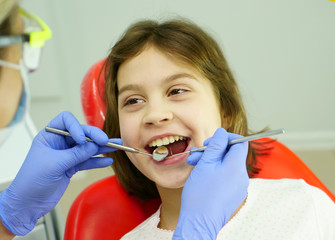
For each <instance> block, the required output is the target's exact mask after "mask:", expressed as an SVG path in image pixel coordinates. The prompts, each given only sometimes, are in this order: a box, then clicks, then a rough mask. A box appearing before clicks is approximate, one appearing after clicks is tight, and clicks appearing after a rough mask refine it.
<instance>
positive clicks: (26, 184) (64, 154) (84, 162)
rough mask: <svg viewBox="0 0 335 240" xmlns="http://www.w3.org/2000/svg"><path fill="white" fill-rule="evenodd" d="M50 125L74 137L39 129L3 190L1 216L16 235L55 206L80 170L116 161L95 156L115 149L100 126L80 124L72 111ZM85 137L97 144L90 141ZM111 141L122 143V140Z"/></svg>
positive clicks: (31, 225) (24, 230)
mask: <svg viewBox="0 0 335 240" xmlns="http://www.w3.org/2000/svg"><path fill="white" fill-rule="evenodd" d="M48 126H50V127H54V128H59V129H62V130H66V131H69V132H70V134H71V135H72V138H71V137H64V136H61V135H57V134H54V133H50V132H46V131H45V130H44V129H43V130H42V131H41V132H39V133H38V134H37V136H36V137H35V138H34V140H33V143H32V146H31V148H30V150H29V153H28V155H27V157H26V159H25V161H24V163H23V165H22V167H21V169H20V170H19V172H18V174H17V175H16V177H15V179H14V181H13V182H12V184H11V185H10V186H9V187H8V189H6V190H5V191H4V192H3V193H1V195H0V218H1V221H2V223H3V224H4V226H5V227H6V228H7V229H8V230H9V231H10V232H12V233H13V234H15V235H19V236H22V235H25V234H27V233H28V232H30V231H31V230H32V229H33V228H34V226H35V225H36V223H37V220H38V219H39V218H40V217H42V216H44V215H45V214H47V213H48V212H49V211H51V210H52V209H53V208H54V207H55V205H56V204H57V203H58V201H59V200H60V198H61V197H62V195H63V193H64V192H65V190H66V188H67V186H68V184H69V182H70V178H71V177H72V176H73V174H75V173H76V172H77V171H81V170H86V169H92V168H101V167H107V166H109V165H110V164H112V162H113V159H111V158H107V157H94V158H92V156H94V155H97V154H102V153H106V152H111V151H114V150H115V149H112V148H109V147H105V146H103V145H105V144H106V143H107V141H108V137H107V135H106V134H105V133H104V132H103V131H102V130H100V129H99V128H97V127H92V126H86V125H80V123H79V122H78V121H77V119H76V118H75V117H74V116H73V115H72V114H71V113H69V112H63V113H61V114H59V115H58V116H57V117H55V118H54V119H53V120H52V121H51V122H50V123H49V124H48ZM85 136H88V137H90V138H91V139H92V140H93V141H94V142H95V143H92V142H86V138H85ZM109 141H110V142H113V143H117V144H122V141H121V139H111V140H109ZM18 151H19V149H18Z"/></svg>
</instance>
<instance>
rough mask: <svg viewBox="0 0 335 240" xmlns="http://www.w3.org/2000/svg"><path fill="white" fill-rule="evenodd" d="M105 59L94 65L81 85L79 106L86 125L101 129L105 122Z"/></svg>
mask: <svg viewBox="0 0 335 240" xmlns="http://www.w3.org/2000/svg"><path fill="white" fill-rule="evenodd" d="M104 63H105V59H102V60H100V61H99V62H97V63H96V64H94V65H93V66H92V67H91V68H90V69H89V70H88V71H87V73H86V75H85V76H84V78H83V81H82V83H81V104H82V107H83V111H84V116H85V120H86V123H87V124H88V125H92V126H97V127H99V128H102V127H103V124H104V122H105V113H106V104H105V100H104V98H105V97H104V95H105V78H104V76H105V68H104Z"/></svg>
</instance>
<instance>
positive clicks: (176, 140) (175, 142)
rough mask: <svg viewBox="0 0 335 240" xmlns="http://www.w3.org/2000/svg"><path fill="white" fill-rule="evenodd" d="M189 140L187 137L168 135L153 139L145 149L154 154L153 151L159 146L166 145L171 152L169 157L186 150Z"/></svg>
mask: <svg viewBox="0 0 335 240" xmlns="http://www.w3.org/2000/svg"><path fill="white" fill-rule="evenodd" d="M189 142H190V139H189V138H187V137H182V136H168V137H163V138H159V139H155V140H154V141H152V142H151V143H149V144H148V145H147V146H146V147H145V150H146V151H147V152H149V153H151V154H152V152H153V151H154V150H155V149H156V148H157V147H160V146H165V147H166V148H167V149H168V150H169V154H168V157H169V156H171V155H173V154H177V153H182V152H184V151H185V150H186V148H187V146H188V144H189Z"/></svg>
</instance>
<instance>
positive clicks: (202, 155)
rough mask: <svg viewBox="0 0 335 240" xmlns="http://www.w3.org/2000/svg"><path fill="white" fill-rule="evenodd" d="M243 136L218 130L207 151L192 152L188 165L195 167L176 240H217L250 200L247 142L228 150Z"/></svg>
mask: <svg viewBox="0 0 335 240" xmlns="http://www.w3.org/2000/svg"><path fill="white" fill-rule="evenodd" d="M238 137H241V136H239V135H236V134H232V133H227V132H226V130H225V129H223V128H220V129H218V130H217V131H216V132H215V134H214V136H213V137H211V138H209V139H207V140H206V141H205V142H204V145H205V146H207V149H206V150H205V151H204V152H194V153H192V154H191V155H190V156H189V157H188V159H187V162H188V163H189V164H191V165H195V167H194V169H193V170H192V172H191V174H190V176H189V178H188V179H187V181H186V183H185V186H184V189H183V192H182V198H181V209H180V215H179V220H178V224H177V227H176V230H175V232H174V235H173V239H174V240H177V239H192V240H196V239H202V240H204V239H216V237H217V234H218V233H219V231H220V230H221V229H222V227H223V226H224V225H225V224H226V223H227V221H228V220H229V219H230V217H231V216H232V215H233V213H234V211H235V210H236V209H237V208H238V206H239V205H240V204H241V203H242V202H243V201H244V200H245V199H246V197H247V188H248V186H249V177H248V173H247V169H246V157H247V154H248V143H247V142H244V143H238V144H234V145H231V146H228V147H227V143H228V141H230V140H232V139H234V138H238Z"/></svg>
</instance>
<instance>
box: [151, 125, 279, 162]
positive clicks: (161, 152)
mask: <svg viewBox="0 0 335 240" xmlns="http://www.w3.org/2000/svg"><path fill="white" fill-rule="evenodd" d="M281 133H285V130H284V129H283V128H280V129H276V130H272V131H268V132H263V133H258V134H254V135H250V136H247V137H241V138H236V139H233V140H231V141H229V142H228V146H229V145H232V144H236V143H241V142H246V141H251V140H256V139H260V138H264V137H269V136H273V135H277V134H281ZM205 149H206V146H202V147H198V148H195V149H192V150H190V151H186V152H182V153H177V154H173V155H171V156H169V157H168V158H172V157H175V156H178V155H182V154H187V153H192V152H201V151H205ZM168 154H169V150H168V149H167V148H166V147H165V146H160V147H158V148H156V149H155V150H154V151H153V153H152V156H153V158H154V159H155V160H156V161H162V160H163V159H165V158H166V157H167V156H168ZM155 156H157V159H156V158H155Z"/></svg>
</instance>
